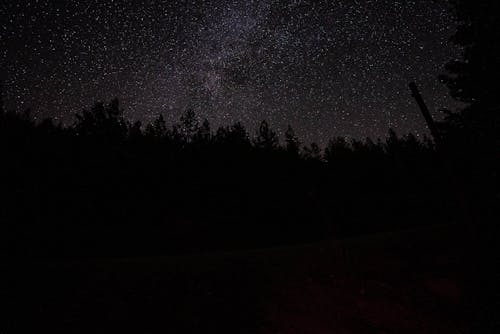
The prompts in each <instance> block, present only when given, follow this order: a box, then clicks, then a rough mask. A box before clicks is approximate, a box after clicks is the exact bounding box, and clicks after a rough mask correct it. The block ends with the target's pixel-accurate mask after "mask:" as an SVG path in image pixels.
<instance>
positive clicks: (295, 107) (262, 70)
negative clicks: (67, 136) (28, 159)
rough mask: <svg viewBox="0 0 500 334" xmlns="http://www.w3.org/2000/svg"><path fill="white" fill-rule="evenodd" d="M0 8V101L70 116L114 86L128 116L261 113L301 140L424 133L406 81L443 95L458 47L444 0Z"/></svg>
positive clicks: (20, 4)
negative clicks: (445, 71) (442, 78)
mask: <svg viewBox="0 0 500 334" xmlns="http://www.w3.org/2000/svg"><path fill="white" fill-rule="evenodd" d="M1 6H2V7H1V8H0V17H2V21H1V23H0V34H1V35H0V36H1V39H0V47H1V51H0V61H1V65H2V66H1V73H0V74H1V76H2V81H3V86H4V94H5V99H6V101H7V106H10V107H13V106H14V105H16V106H18V107H19V108H21V109H22V108H27V107H31V108H32V109H33V110H34V111H35V112H36V114H37V117H40V118H42V117H47V116H50V117H55V118H56V119H59V120H62V121H63V122H66V123H68V122H71V120H72V117H73V116H72V115H73V114H74V113H75V112H77V111H79V110H81V109H82V108H84V107H89V106H90V105H92V103H93V102H94V101H97V100H109V99H111V98H113V97H118V98H119V99H120V100H121V101H122V104H123V105H124V107H125V108H126V113H127V116H128V117H130V118H131V119H139V120H142V121H144V122H148V121H150V120H151V119H153V118H154V117H156V116H157V115H158V114H159V113H162V114H163V115H164V116H165V117H166V119H167V120H169V122H174V121H175V120H176V119H178V118H179V116H180V115H181V114H182V112H183V111H184V110H186V109H188V108H192V109H194V110H195V111H196V112H197V114H198V115H199V116H200V117H203V118H208V119H209V120H210V121H211V122H212V123H213V124H214V125H221V124H229V123H232V122H235V121H242V122H243V123H244V124H245V125H247V126H248V127H249V128H251V129H252V130H253V129H255V125H256V124H257V123H258V122H259V121H260V120H262V119H266V120H268V121H269V122H270V123H271V124H272V125H273V126H274V127H275V128H276V129H278V130H282V129H283V128H284V127H285V126H286V125H288V124H290V125H292V126H293V127H294V128H295V129H296V132H297V133H298V134H299V135H300V136H301V137H302V138H304V139H305V141H312V140H314V141H318V142H320V143H324V142H325V141H326V140H327V139H328V138H329V137H332V136H353V137H366V136H372V137H378V136H384V135H385V133H386V132H387V130H388V129H389V127H392V128H394V129H396V130H397V131H398V132H400V133H406V132H409V131H412V132H415V133H417V134H422V133H425V129H424V123H423V121H422V120H421V117H420V115H419V114H418V110H417V109H416V107H415V105H414V102H413V101H412V100H411V97H410V95H409V93H408V89H407V84H408V82H409V81H411V80H416V81H417V82H418V83H419V85H420V86H421V90H422V93H423V95H424V96H425V97H426V99H427V100H428V102H429V104H430V105H431V107H432V108H433V109H437V108H440V107H450V106H451V107H452V106H453V102H452V101H451V99H450V98H449V97H448V96H447V91H446V89H445V88H444V87H443V86H442V85H441V84H440V83H439V82H438V80H437V76H438V75H439V74H440V73H441V72H442V68H443V65H444V63H445V62H446V61H448V60H450V59H454V58H457V57H458V56H459V54H460V53H459V50H458V49H457V48H456V47H453V46H452V45H451V44H450V43H449V42H448V39H449V37H450V35H451V34H452V33H453V32H454V29H455V27H454V24H453V20H452V17H451V14H450V13H449V11H448V9H447V7H446V4H445V2H444V1H442V2H440V1H433V0H420V1H389V0H379V1H376V0H372V1H369V0H365V1H363V0H351V1H302V0H295V1H280V0H276V1H271V0H267V1H248V0H247V1H216V0H214V1H173V0H172V1H154V0H150V1H143V2H139V1H112V0H104V1H86V2H83V1H82V2H76V1H64V2H62V1H43V0H39V1H17V2H14V1H11V2H4V3H3V4H2V5H1Z"/></svg>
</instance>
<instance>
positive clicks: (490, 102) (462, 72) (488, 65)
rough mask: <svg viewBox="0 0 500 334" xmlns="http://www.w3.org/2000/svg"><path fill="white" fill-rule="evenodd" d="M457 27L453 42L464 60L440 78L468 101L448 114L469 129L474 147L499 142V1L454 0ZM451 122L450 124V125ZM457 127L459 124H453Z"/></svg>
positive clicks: (449, 68) (452, 65) (449, 118)
mask: <svg viewBox="0 0 500 334" xmlns="http://www.w3.org/2000/svg"><path fill="white" fill-rule="evenodd" d="M452 3H453V5H454V8H455V12H456V18H457V21H458V24H459V26H458V30H457V32H456V33H455V35H454V36H453V39H452V41H453V42H455V43H456V44H458V45H459V46H461V47H463V49H464V51H463V59H462V60H453V61H451V62H449V63H448V64H447V66H446V70H447V74H445V75H442V76H441V77H440V78H441V79H442V81H443V82H444V83H445V84H446V85H447V86H448V88H449V90H450V93H451V95H452V96H453V97H454V98H455V99H457V100H458V101H461V102H465V103H466V104H467V106H466V108H465V109H463V110H462V112H461V113H460V114H459V115H456V114H452V115H448V121H449V123H451V125H453V124H454V125H460V127H461V128H462V130H464V129H465V130H466V131H467V133H468V135H469V136H472V137H473V138H471V140H473V141H475V142H476V144H474V145H475V146H479V145H481V146H485V145H486V146H490V145H492V144H493V145H494V146H495V147H498V145H500V104H499V102H498V93H499V89H498V80H499V77H500V44H499V43H498V37H497V36H498V35H500V21H499V20H498V14H497V13H498V12H499V11H500V3H499V2H498V1H495V0H485V1H481V3H478V2H476V1H471V0H454V1H452ZM448 125H450V124H448ZM454 129H456V127H454Z"/></svg>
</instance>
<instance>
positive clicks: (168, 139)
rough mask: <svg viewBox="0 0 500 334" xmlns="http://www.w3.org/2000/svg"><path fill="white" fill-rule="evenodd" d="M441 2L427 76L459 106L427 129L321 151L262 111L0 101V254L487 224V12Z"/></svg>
mask: <svg viewBox="0 0 500 334" xmlns="http://www.w3.org/2000/svg"><path fill="white" fill-rule="evenodd" d="M492 6H493V5H492ZM455 8H456V16H457V20H458V22H459V23H460V25H459V29H458V31H457V33H456V34H455V36H454V37H453V41H454V42H455V43H457V44H458V45H460V46H461V47H462V48H463V49H464V59H463V60H455V61H451V62H450V63H448V64H447V66H446V74H444V75H442V76H441V80H442V81H443V83H444V84H446V85H447V86H448V88H449V89H450V93H451V95H452V96H453V97H454V98H455V99H456V100H458V101H461V102H462V103H464V104H465V105H466V107H464V108H463V109H462V110H459V111H453V112H452V111H447V110H445V111H444V113H445V117H444V119H443V120H440V121H439V122H438V123H437V127H438V130H439V134H438V135H437V136H435V137H434V138H433V139H430V138H417V137H416V136H414V135H413V134H407V135H404V136H398V135H397V134H396V133H395V132H394V131H393V130H389V133H388V135H387V137H386V138H385V139H378V140H377V139H370V138H367V139H366V140H358V139H348V138H343V137H338V138H332V139H331V140H330V141H329V142H328V145H327V146H326V147H325V148H321V147H319V146H318V145H317V144H314V143H312V144H310V145H304V144H303V143H301V140H300V138H297V136H296V135H295V134H294V131H293V129H292V128H291V127H289V128H288V130H287V131H286V133H285V136H284V138H281V141H280V138H278V135H277V133H276V132H275V131H274V130H273V129H272V127H271V126H270V125H269V124H268V123H267V122H266V121H262V123H261V124H260V126H259V128H258V130H257V132H256V133H250V132H249V131H248V130H247V129H245V127H244V126H243V125H242V124H241V123H235V124H233V125H228V126H223V127H220V128H217V129H213V128H211V126H210V124H209V122H208V121H207V120H202V119H199V117H197V115H196V114H195V113H194V112H193V111H192V110H186V111H185V113H184V115H183V116H182V117H181V119H180V120H179V121H178V122H177V124H168V125H167V124H166V122H165V120H164V118H163V116H162V115H160V116H159V117H158V118H157V119H156V120H155V121H153V122H152V123H151V124H141V123H140V122H134V121H133V120H129V119H126V118H125V116H124V110H123V109H122V107H121V106H120V103H119V101H118V100H116V99H115V100H111V101H110V102H98V103H96V104H95V105H93V106H91V107H90V108H86V109H85V110H84V111H82V112H81V113H79V114H77V115H75V118H74V122H73V123H72V124H67V125H64V126H63V125H60V124H56V123H55V122H54V121H53V120H51V119H46V120H43V121H35V120H34V118H33V117H31V116H30V111H29V110H26V111H24V112H23V111H19V110H6V109H5V108H4V104H3V103H1V106H2V107H1V110H0V152H1V154H2V159H1V160H2V163H1V164H0V173H1V174H2V176H3V178H2V179H3V182H2V187H1V189H0V192H1V195H0V196H1V199H2V204H3V205H2V206H1V216H0V219H1V221H2V223H1V225H0V229H1V233H0V234H1V235H2V239H3V240H2V243H1V244H2V251H1V254H2V255H4V256H21V257H33V256H34V257H61V256H62V257H68V256H69V257H73V256H83V257H85V256H111V255H113V256H128V255H134V254H136V255H137V254H170V253H182V252H196V251H202V250H216V249H228V248H246V247H258V246H264V245H267V246H269V245H279V244H289V243H300V242H306V241H311V240H321V239H324V238H340V237H343V236H349V235H359V234H366V233H371V232H376V231H386V230H394V229H404V228H407V227H410V226H417V225H427V224H440V223H454V222H459V223H461V222H462V223H463V222H464V221H467V222H468V224H469V225H474V226H480V227H478V228H477V230H481V231H489V230H488V229H491V228H494V224H493V223H492V222H494V221H495V218H497V217H498V212H497V207H498V206H497V204H498V200H499V191H498V189H499V187H498V170H499V168H498V167H499V166H498V164H499V161H500V159H499V156H498V147H499V124H500V123H499V117H498V114H499V113H498V100H497V97H496V95H495V94H496V88H497V87H498V82H497V81H496V77H494V76H492V73H497V72H498V66H499V63H498V56H497V55H498V54H499V53H498V44H495V43H492V41H491V40H490V38H491V37H490V36H493V35H495V34H492V33H490V32H491V30H492V29H493V30H494V29H496V31H498V24H496V23H495V22H493V21H491V20H490V21H488V20H485V19H484V15H485V11H483V10H482V9H480V8H477V7H475V6H472V5H470V4H469V2H467V1H464V2H462V1H459V2H457V3H455ZM486 32H488V33H486ZM492 45H494V47H493V49H491V46H492ZM486 69H487V70H486ZM495 71H496V72H495ZM35 107H36V106H35ZM415 108H416V106H415ZM14 109H16V108H14ZM483 225H484V226H483ZM485 235H490V233H488V232H485Z"/></svg>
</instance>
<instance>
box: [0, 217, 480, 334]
mask: <svg viewBox="0 0 500 334" xmlns="http://www.w3.org/2000/svg"><path fill="white" fill-rule="evenodd" d="M453 231H457V228H456V226H454V225H443V226H438V227H427V228H421V229H413V230H409V231H402V232H397V233H386V234H379V235H370V236H365V237H357V238H350V239H343V240H333V241H329V242H321V243H315V244H307V245H301V246H293V247H280V248H269V249H259V250H247V251H238V252H219V253H208V254H192V255H185V256H175V257H148V258H121V259H99V260H79V261H67V260H65V261H63V260H60V261H45V262H37V263H29V264H16V265H10V266H6V272H8V274H7V275H6V276H4V279H5V282H4V284H3V287H2V290H3V294H4V297H7V298H6V299H4V300H8V301H9V303H8V304H7V306H8V307H7V309H6V310H5V311H4V312H3V315H4V316H5V318H4V324H3V325H2V326H3V328H0V332H1V333H9V334H10V333H28V332H32V333H35V332H42V333H44V332H50V333H168V332H171V333H206V332H210V333H211V332H213V333H225V332H227V333H441V334H442V333H465V332H468V328H469V326H470V321H471V319H470V310H468V308H467V299H468V296H467V290H466V289H465V286H466V282H465V280H466V277H467V275H466V274H465V271H466V270H467V269H466V268H465V267H464V265H463V263H462V259H461V254H463V252H461V251H460V249H462V248H461V241H460V240H461V238H460V236H459V235H458V233H453Z"/></svg>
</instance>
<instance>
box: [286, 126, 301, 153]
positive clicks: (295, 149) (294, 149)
mask: <svg viewBox="0 0 500 334" xmlns="http://www.w3.org/2000/svg"><path fill="white" fill-rule="evenodd" d="M285 145H286V146H285V150H286V152H287V153H289V154H291V155H293V156H298V154H299V151H300V140H299V138H298V137H297V136H296V135H295V131H293V128H292V127H291V126H290V125H288V127H287V129H286V132H285Z"/></svg>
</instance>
